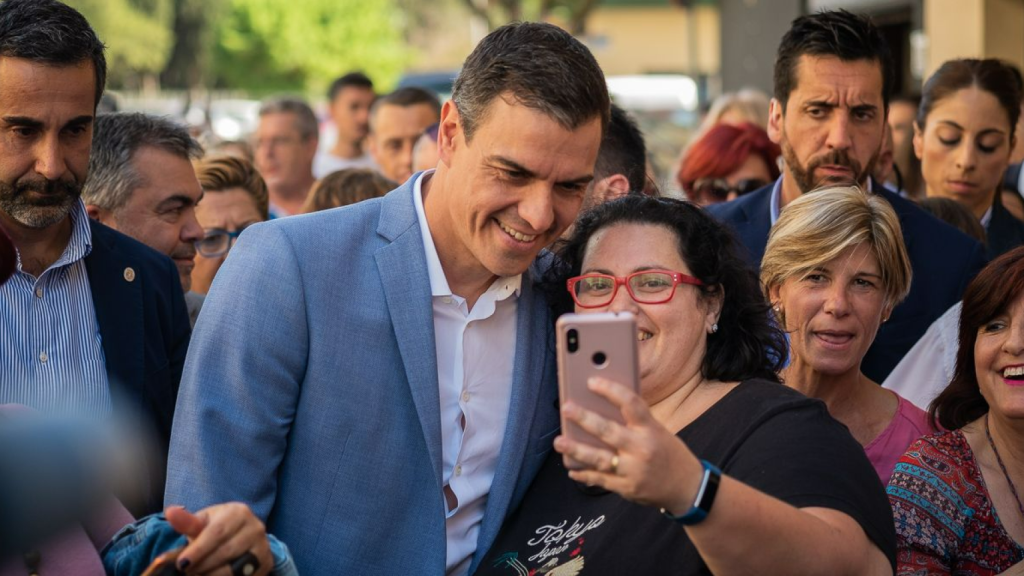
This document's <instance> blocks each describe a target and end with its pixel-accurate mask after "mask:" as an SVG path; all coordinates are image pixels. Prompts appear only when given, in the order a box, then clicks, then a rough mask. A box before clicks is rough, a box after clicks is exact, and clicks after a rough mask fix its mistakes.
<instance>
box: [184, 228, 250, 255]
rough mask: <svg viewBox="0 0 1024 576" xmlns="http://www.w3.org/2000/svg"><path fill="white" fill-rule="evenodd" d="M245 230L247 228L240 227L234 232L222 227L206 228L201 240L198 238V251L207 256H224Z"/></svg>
mask: <svg viewBox="0 0 1024 576" xmlns="http://www.w3.org/2000/svg"><path fill="white" fill-rule="evenodd" d="M243 231H245V228H240V229H238V230H235V231H234V232H229V231H227V230H223V229H221V228H210V229H208V230H206V233H205V234H204V235H203V238H202V239H201V240H196V243H195V245H196V252H199V254H200V255H201V256H205V257H206V258H216V257H218V256H223V255H224V254H227V253H228V251H229V250H231V247H232V246H234V245H235V240H238V236H239V235H241V234H242V232H243Z"/></svg>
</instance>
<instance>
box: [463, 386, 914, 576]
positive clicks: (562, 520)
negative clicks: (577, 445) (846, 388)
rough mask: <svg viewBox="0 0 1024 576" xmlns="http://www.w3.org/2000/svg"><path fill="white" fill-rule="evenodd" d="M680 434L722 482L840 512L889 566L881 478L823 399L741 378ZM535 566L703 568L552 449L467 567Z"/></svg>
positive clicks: (498, 570) (676, 540)
mask: <svg viewBox="0 0 1024 576" xmlns="http://www.w3.org/2000/svg"><path fill="white" fill-rule="evenodd" d="M678 436H679V438H681V439H682V440H683V441H684V442H685V443H686V445H687V446H689V448H690V450H692V451H693V452H694V454H696V455H697V457H699V458H702V459H705V460H707V461H709V462H711V463H713V464H715V465H717V466H718V467H719V468H721V470H722V473H723V474H726V475H728V476H729V477H730V478H733V479H735V480H739V481H741V482H743V483H745V484H747V485H748V486H751V487H753V488H756V489H757V490H760V491H762V492H764V493H766V494H770V495H772V496H774V497H776V498H778V499H780V500H782V501H784V502H787V503H789V504H792V505H793V506H796V507H797V508H807V507H822V508H830V509H834V510H838V511H840V512H844V513H846V514H848V515H849V516H851V517H852V518H853V519H854V520H856V521H857V522H858V523H859V524H860V525H861V527H862V528H863V529H864V532H865V533H866V534H867V535H868V538H870V539H871V540H872V541H873V542H874V543H875V544H876V545H877V546H878V547H879V548H880V549H881V550H882V551H883V552H884V553H885V554H886V555H887V556H888V558H889V560H890V562H892V564H893V567H894V568H895V557H896V533H895V529H894V527H893V520H892V511H891V509H890V508H889V502H888V499H887V498H886V495H885V490H884V488H883V487H882V484H881V483H880V482H879V480H878V474H876V473H875V471H874V469H873V468H872V467H871V464H870V463H869V462H868V459H867V457H866V456H865V455H864V449H863V448H862V447H861V446H860V444H858V443H857V442H856V441H855V440H854V439H853V437H852V436H850V433H849V431H848V430H847V429H846V427H845V426H843V425H842V424H840V423H838V422H836V421H835V420H834V419H832V417H831V416H829V414H828V411H827V409H826V408H825V405H824V404H823V403H822V402H820V401H818V400H813V399H810V398H807V397H806V396H803V395H802V394H800V393H799V392H796V391H794V390H791V389H789V388H786V387H785V386H782V385H780V384H774V383H771V382H766V381H757V380H752V381H747V382H743V383H741V384H739V385H737V386H736V387H735V388H733V389H732V390H731V391H729V393H728V394H726V395H725V396H724V397H723V398H722V399H721V400H719V401H718V402H717V403H716V404H715V405H714V406H712V407H711V408H709V409H708V410H707V411H706V412H705V413H704V414H702V415H701V416H700V417H698V418H697V419H696V420H694V421H693V422H692V423H691V424H690V425H688V426H687V427H685V428H684V429H683V430H681V431H680V432H679V434H678ZM721 498H722V495H721V494H719V498H718V500H716V502H715V506H721V505H722V501H721ZM712 514H714V508H712ZM723 537H728V535H723ZM555 569H558V571H557V572H552V570H555ZM542 573H550V574H567V575H575V574H582V575H585V576H591V575H597V574H631V575H641V574H673V575H678V574H710V572H709V571H708V568H707V566H705V564H704V561H703V560H702V559H701V558H700V555H699V554H698V552H697V549H696V548H695V547H694V546H693V544H692V543H691V542H690V540H689V538H688V537H687V535H686V531H685V530H684V529H683V527H682V526H681V525H679V524H677V523H675V522H673V521H672V520H669V519H667V518H665V517H664V516H662V515H661V513H660V512H659V511H658V509H656V508H652V507H649V506H642V505H639V504H634V503H632V502H629V501H627V500H625V499H623V498H621V497H620V496H618V495H617V494H614V493H610V492H607V491H604V490H601V489H595V488H587V487H586V486H584V485H582V484H578V483H576V482H574V481H572V480H571V479H570V478H569V476H568V474H567V473H566V470H565V468H564V467H563V465H562V457H561V455H560V454H558V453H557V452H554V451H552V453H551V455H550V456H549V457H548V459H547V461H546V462H545V463H544V466H543V467H542V468H541V470H540V472H539V473H538V474H537V477H536V479H535V480H534V481H533V484H531V485H530V488H529V490H528V491H527V493H526V496H525V497H524V499H523V502H522V504H521V505H520V506H519V508H518V509H517V510H516V511H515V512H514V513H512V514H511V515H510V516H509V517H508V518H507V520H506V522H505V525H504V526H503V527H502V529H501V533H500V534H499V535H498V537H497V539H496V540H495V542H494V545H493V546H492V547H491V549H490V551H489V552H488V554H487V557H486V558H485V559H484V560H483V562H481V563H480V566H479V568H478V569H477V571H476V574H482V575H489V574H495V575H501V574H511V575H522V576H526V575H528V574H542Z"/></svg>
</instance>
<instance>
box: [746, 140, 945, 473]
mask: <svg viewBox="0 0 1024 576" xmlns="http://www.w3.org/2000/svg"><path fill="white" fill-rule="evenodd" d="M841 160H842V159H841V158H840V159H837V160H835V162H838V163H839V164H838V165H837V166H836V167H834V168H833V170H834V171H841V170H842V169H844V165H842V162H841ZM910 277H911V268H910V260H909V259H908V257H907V251H906V248H905V247H904V245H903V234H902V232H901V230H900V222H899V217H897V216H896V213H895V212H894V211H893V209H892V207H891V206H889V204H888V203H887V202H886V201H885V200H884V199H883V198H881V197H879V196H874V195H872V194H868V193H865V192H863V191H862V190H860V189H859V188H857V187H845V186H844V187H830V188H829V187H826V188H821V189H819V190H816V191H814V192H811V193H808V194H804V195H803V196H801V197H800V198H798V199H797V200H794V201H793V202H791V203H790V204H788V205H787V206H786V208H785V209H784V210H783V211H782V214H781V215H780V216H779V219H778V221H777V222H776V223H775V225H774V226H772V230H771V233H770V235H769V237H768V245H767V247H766V248H765V255H764V259H763V260H762V262H761V281H762V283H763V284H764V288H765V291H766V292H767V294H768V298H769V300H770V301H771V303H772V309H773V310H774V312H775V314H776V316H777V318H778V321H779V323H780V324H781V325H782V326H783V328H784V329H785V330H786V332H787V333H788V334H789V342H790V350H791V362H790V364H789V365H788V366H787V367H786V368H785V369H783V371H782V373H781V374H780V376H781V377H782V379H783V381H784V382H785V383H786V385H787V386H790V387H792V388H795V389H797V390H799V391H801V392H803V393H804V394H806V395H808V396H811V397H814V398H819V399H821V400H822V401H824V402H825V404H826V405H827V406H828V410H829V412H830V413H831V414H832V417H834V418H835V419H836V420H839V421H840V422H842V423H843V424H845V425H846V427H847V428H849V430H850V433H851V434H852V435H853V437H854V438H855V439H856V440H857V441H858V442H860V444H861V445H862V446H864V451H865V453H866V454H867V456H868V459H869V460H871V463H872V464H873V465H874V467H875V471H876V472H878V477H879V478H880V479H881V480H882V483H887V482H888V481H889V476H891V475H892V470H893V467H894V466H895V465H896V460H898V459H899V457H900V456H901V455H902V454H903V452H904V451H905V450H906V449H907V446H909V445H910V443H911V442H913V441H914V440H916V439H917V438H918V437H920V436H922V435H926V434H931V433H932V432H933V429H932V427H931V425H930V423H929V420H928V416H927V415H926V414H925V413H924V411H922V410H921V409H919V408H917V407H915V406H914V405H913V404H911V403H910V402H907V401H906V400H904V399H903V398H901V397H899V396H898V395H897V394H896V393H894V392H892V391H890V390H886V389H884V388H882V387H880V386H879V385H878V384H876V383H875V382H872V381H871V380H870V379H869V378H868V377H867V376H865V375H864V374H863V373H862V372H861V369H860V366H861V361H862V360H863V359H864V355H865V354H866V353H867V351H868V348H869V347H870V346H871V343H872V342H873V341H874V339H875V334H877V333H878V329H879V327H880V326H881V325H882V323H883V322H885V321H886V319H888V318H889V315H890V313H891V312H892V309H893V307H895V306H896V304H898V303H899V302H900V301H901V300H902V299H903V298H904V297H905V296H906V295H907V292H908V291H909V290H910Z"/></svg>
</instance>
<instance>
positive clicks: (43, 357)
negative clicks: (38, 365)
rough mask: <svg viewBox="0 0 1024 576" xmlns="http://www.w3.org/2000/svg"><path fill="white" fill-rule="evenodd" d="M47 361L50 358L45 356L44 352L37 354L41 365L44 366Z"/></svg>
mask: <svg viewBox="0 0 1024 576" xmlns="http://www.w3.org/2000/svg"><path fill="white" fill-rule="evenodd" d="M49 359H50V357H49V356H47V355H46V352H40V353H39V361H40V362H42V363H43V364H45V363H46V361H47V360H49Z"/></svg>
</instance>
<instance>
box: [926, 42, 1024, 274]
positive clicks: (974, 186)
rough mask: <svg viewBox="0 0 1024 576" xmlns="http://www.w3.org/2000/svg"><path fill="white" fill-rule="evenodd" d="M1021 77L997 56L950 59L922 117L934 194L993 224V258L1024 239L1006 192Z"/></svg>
mask: <svg viewBox="0 0 1024 576" xmlns="http://www.w3.org/2000/svg"><path fill="white" fill-rule="evenodd" d="M1022 89H1024V87H1022V86H1021V82H1020V76H1019V74H1018V73H1016V71H1015V70H1013V68H1011V67H1010V66H1009V65H1007V64H1005V63H1003V62H1001V61H999V60H996V59H993V58H987V59H984V60H978V59H962V60H950V61H948V62H946V63H944V64H943V65H942V66H940V67H939V69H938V70H936V71H935V73H934V74H932V76H931V78H929V79H928V81H927V82H925V85H924V91H923V92H922V95H921V105H920V106H919V107H918V112H917V120H916V121H915V122H914V151H915V153H916V154H917V157H918V158H920V159H921V172H922V174H923V176H924V182H925V191H926V193H927V195H928V197H929V198H933V197H939V198H950V199H952V200H955V201H957V202H959V203H960V204H962V205H963V206H965V207H966V208H968V209H969V210H970V211H971V212H972V213H973V214H974V217H975V218H977V219H978V220H979V221H980V222H981V224H982V226H984V227H985V231H986V236H987V239H988V242H987V248H988V256H989V258H995V257H996V256H999V255H1000V254H1002V253H1003V252H1006V251H1007V250H1010V249H1011V248H1014V247H1016V246H1020V245H1021V244H1024V223H1022V222H1021V221H1020V220H1017V219H1016V218H1014V216H1013V215H1012V214H1011V213H1010V211H1008V210H1007V209H1006V208H1005V207H1003V203H1002V195H1001V194H1000V191H1001V189H1002V184H1003V174H1004V173H1005V172H1006V169H1007V167H1008V166H1009V165H1010V153H1011V151H1012V150H1013V147H1014V144H1015V143H1016V139H1017V138H1019V137H1020V135H1019V134H1015V131H1016V126H1017V120H1018V118H1020V114H1021V91H1022Z"/></svg>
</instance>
